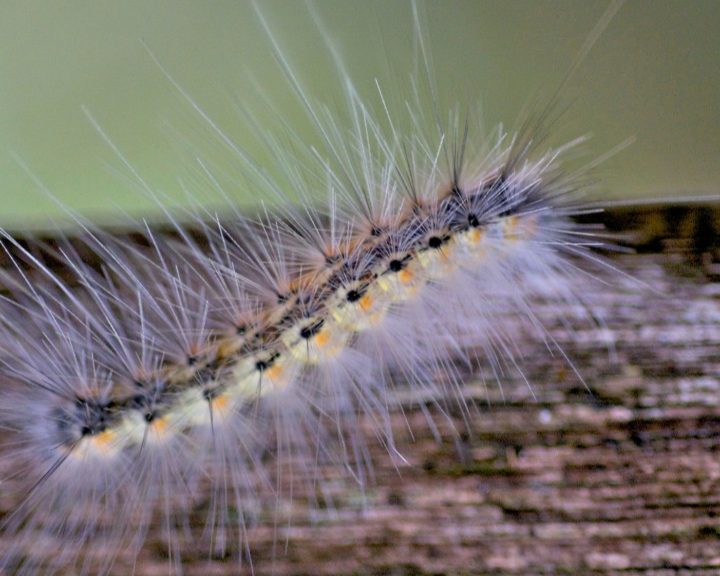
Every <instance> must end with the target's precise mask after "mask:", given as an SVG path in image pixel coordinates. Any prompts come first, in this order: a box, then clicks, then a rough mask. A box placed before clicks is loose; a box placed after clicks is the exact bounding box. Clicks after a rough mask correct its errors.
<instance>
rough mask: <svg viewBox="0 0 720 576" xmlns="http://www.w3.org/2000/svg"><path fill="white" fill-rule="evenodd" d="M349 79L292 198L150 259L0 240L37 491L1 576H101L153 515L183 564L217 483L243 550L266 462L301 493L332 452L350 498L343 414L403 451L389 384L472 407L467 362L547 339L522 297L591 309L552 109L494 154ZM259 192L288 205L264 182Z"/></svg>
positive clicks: (289, 168) (360, 462) (349, 430)
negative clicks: (343, 109)
mask: <svg viewBox="0 0 720 576" xmlns="http://www.w3.org/2000/svg"><path fill="white" fill-rule="evenodd" d="M614 10H616V6H615V5H613V6H611V8H610V9H609V10H608V13H607V15H606V17H604V18H603V20H601V22H600V23H599V24H598V30H601V29H602V27H603V26H604V25H605V24H606V22H607V19H608V18H609V17H610V16H611V14H612V12H614ZM592 37H593V35H591V37H590V39H592ZM590 43H591V42H590ZM423 50H424V48H423ZM278 51H279V53H281V50H278ZM339 66H340V71H342V68H341V65H339ZM285 69H286V71H287V73H288V76H289V78H290V82H291V83H292V84H293V85H294V87H295V89H296V91H297V93H298V94H299V95H300V97H301V98H302V95H303V91H302V88H301V86H300V84H298V83H297V80H296V79H295V78H294V77H293V75H292V68H291V67H290V66H289V65H287V64H285ZM345 88H346V90H347V94H346V95H347V100H348V105H349V116H350V118H351V120H352V124H351V126H352V128H351V129H350V130H347V131H346V130H343V129H342V128H339V127H338V124H336V123H335V122H334V121H333V119H332V118H330V117H327V116H326V115H325V113H324V112H323V108H322V107H321V106H320V105H317V104H314V103H310V102H305V104H306V105H307V109H308V112H309V114H310V116H311V120H312V121H313V122H314V123H315V125H316V126H317V128H318V130H319V131H320V132H321V135H322V137H323V138H324V139H325V142H326V144H327V145H328V151H327V154H317V155H316V154H314V153H303V152H298V153H297V155H296V156H295V157H292V156H288V154H289V153H288V152H285V154H286V159H284V161H283V162H284V165H283V170H285V173H286V180H287V182H289V183H290V184H292V185H293V187H294V190H293V192H294V193H296V194H298V193H299V195H300V197H301V198H303V199H304V200H306V202H304V203H303V204H302V205H301V206H300V207H298V205H297V204H292V203H290V202H288V201H282V200H281V201H280V202H279V203H278V206H277V207H273V208H272V209H268V211H267V213H266V214H264V215H263V216H261V217H259V218H248V217H244V216H243V215H241V214H236V215H233V216H232V217H231V218H222V219H218V220H215V221H212V220H211V221H210V222H208V218H207V216H208V215H206V214H203V213H202V212H201V211H200V210H199V214H198V220H197V223H196V225H195V226H196V230H199V233H195V234H193V233H191V232H190V231H189V230H188V229H187V228H186V227H185V226H183V225H181V224H177V225H175V230H174V237H173V238H166V237H164V236H162V235H158V234H156V233H155V232H153V231H152V230H151V229H147V230H146V231H145V232H144V233H143V239H142V240H143V244H144V246H138V245H126V244H125V243H124V242H122V241H120V240H118V239H116V238H112V237H110V236H108V235H105V234H102V233H101V232H97V231H93V230H90V229H88V230H86V235H85V237H84V238H83V239H82V241H81V243H80V247H78V245H77V244H75V243H72V242H60V244H59V245H58V246H56V247H55V248H54V249H52V250H50V251H47V253H46V254H45V255H44V256H40V255H39V254H38V251H37V250H35V249H34V248H32V247H26V246H25V245H23V244H21V243H19V242H18V241H16V240H15V239H13V238H12V237H11V236H9V235H4V246H5V249H6V252H7V254H8V256H9V257H10V258H11V259H12V260H13V262H14V263H15V264H16V268H17V274H15V275H14V276H12V277H8V278H7V279H6V283H7V285H8V286H7V287H8V288H9V290H10V295H9V296H8V297H6V298H4V299H3V303H2V331H3V338H2V340H3V342H4V346H3V350H2V361H3V375H4V376H3V377H4V378H5V379H7V380H8V381H9V382H10V384H9V385H8V386H7V389H8V390H9V392H8V393H7V394H6V398H5V400H4V402H3V409H2V410H3V412H4V414H3V421H4V423H5V426H6V427H8V428H9V429H10V432H11V434H10V436H11V443H12V444H11V446H10V448H9V449H11V450H13V451H14V453H15V455H14V456H15V457H18V458H19V460H21V461H22V462H23V463H24V465H23V467H21V468H18V469H17V470H14V475H15V477H12V476H11V477H10V478H8V479H6V481H10V480H15V479H16V477H18V476H19V477H21V479H22V480H23V483H24V484H26V486H27V487H28V488H29V490H28V491H27V494H26V496H27V497H26V499H25V500H24V501H23V502H22V503H21V504H20V506H19V507H18V508H17V509H16V510H15V512H14V513H13V514H11V515H10V516H9V517H8V518H7V519H6V521H5V528H4V530H5V532H6V534H12V535H14V536H16V539H15V540H14V542H15V543H14V545H13V548H12V549H10V550H8V551H5V552H4V560H3V567H4V569H5V570H6V571H8V572H10V573H20V574H22V573H53V572H59V571H63V570H65V569H66V568H65V567H66V566H68V565H69V566H72V567H73V568H74V570H75V571H76V572H78V573H106V572H112V569H113V561H114V558H115V556H116V555H117V554H118V553H119V552H120V551H122V550H123V549H130V550H132V552H133V553H137V551H138V550H139V549H140V548H141V547H142V544H143V540H144V537H145V533H146V531H147V527H148V525H149V523H150V522H151V521H153V520H154V519H156V518H158V517H159V518H161V522H162V523H164V525H165V528H166V530H165V537H166V539H167V545H168V549H169V557H170V561H169V569H170V571H172V572H181V570H182V561H181V553H182V550H183V547H184V546H186V545H187V544H188V542H187V540H189V539H188V538H187V537H186V533H188V532H190V531H191V527H190V526H189V521H188V519H187V518H188V515H189V514H190V512H191V510H190V507H191V505H192V495H193V494H194V493H195V492H196V491H197V490H198V489H199V487H200V486H203V485H205V484H207V483H209V484H210V485H211V488H210V490H211V494H212V495H213V498H212V502H211V505H210V510H209V516H208V519H207V521H206V522H207V523H206V527H205V530H204V534H203V542H204V546H205V547H206V549H207V551H209V552H210V553H216V554H219V555H223V554H224V551H225V549H226V548H230V547H232V548H234V549H235V550H240V551H242V550H243V535H244V530H245V522H246V519H245V517H244V516H245V511H246V510H248V509H249V508H250V507H251V504H249V503H251V502H252V501H253V499H254V497H255V493H256V492H261V491H262V489H263V485H268V484H270V485H271V484H272V480H270V479H268V478H266V471H265V463H264V462H262V461H261V459H260V458H261V456H263V457H264V455H265V454H266V453H268V452H270V453H272V454H274V455H276V454H281V455H282V454H287V453H290V454H291V455H292V456H293V459H294V460H295V461H297V463H296V464H294V465H293V470H294V473H295V474H296V476H297V479H298V481H308V482H312V481H313V480H314V465H315V463H316V462H317V461H318V460H329V461H339V462H341V463H343V464H345V465H346V466H347V468H348V469H350V470H352V473H353V474H355V475H356V477H357V479H358V482H359V483H360V484H361V485H362V483H363V482H364V478H363V475H364V474H365V473H366V467H367V466H368V463H367V461H366V460H367V456H366V455H365V453H364V446H363V444H364V441H363V438H362V437H361V435H360V433H359V432H358V431H359V429H360V426H359V424H358V423H357V422H356V420H358V419H360V418H366V419H368V420H370V421H371V422H372V423H373V426H374V430H375V431H376V433H377V434H379V435H380V436H381V438H382V441H383V442H385V443H386V444H387V445H388V447H389V449H390V450H391V451H393V452H394V451H395V448H394V444H393V438H392V435H391V433H390V430H389V427H388V425H387V417H388V414H389V412H390V411H391V410H392V409H394V407H395V406H396V405H397V404H398V400H397V396H398V395H399V394H398V392H403V393H405V392H407V391H409V394H403V395H404V396H406V397H407V396H409V397H410V398H417V399H418V400H417V401H416V402H417V403H418V404H420V405H421V407H422V408H423V409H426V408H425V404H426V403H427V404H432V403H433V402H434V403H436V404H437V405H438V408H439V413H440V414H442V410H443V407H444V406H443V404H444V403H448V404H457V405H458V406H459V407H460V408H461V409H463V410H465V409H466V407H465V405H464V400H463V378H462V375H461V374H460V373H459V369H458V368H457V366H458V365H459V364H460V365H462V364H465V365H468V366H472V365H473V364H474V363H475V361H476V358H475V356H478V355H479V356H482V360H483V361H484V362H486V363H487V364H489V365H490V366H491V367H492V369H493V370H494V371H495V372H496V377H497V378H498V379H499V380H502V373H503V371H504V370H505V369H506V367H507V366H512V365H513V364H514V363H515V362H516V357H517V351H516V350H514V346H513V345H514V337H513V332H512V331H513V330H515V329H516V327H517V324H521V325H522V326H525V328H526V329H529V330H533V331H535V332H536V333H537V335H538V337H539V338H541V339H542V338H547V334H545V331H544V330H543V327H542V326H541V325H539V324H538V323H537V322H536V319H535V318H534V316H533V313H532V307H531V306H530V305H529V302H530V300H531V299H546V300H547V301H549V302H552V301H553V300H554V299H557V300H561V301H566V302H571V303H577V304H579V305H580V307H581V308H582V309H583V310H584V307H583V306H582V305H583V302H582V297H581V295H578V294H574V293H572V292H571V291H569V290H568V289H567V282H566V280H567V279H568V278H569V277H573V276H575V275H577V274H582V273H583V272H582V271H581V270H579V269H578V268H577V257H580V258H581V259H582V258H583V257H586V259H587V260H589V261H592V260H595V256H593V255H592V253H591V252H589V251H588V248H589V247H590V246H592V245H595V244H597V243H598V240H597V239H595V238H593V237H592V236H590V235H586V234H588V233H587V232H586V231H584V230H583V229H581V228H580V227H579V226H578V225H577V224H575V223H573V222H572V221H571V220H570V219H569V218H568V217H569V216H570V215H571V214H573V213H575V212H577V211H578V210H579V208H578V207H577V204H575V200H576V199H577V197H578V194H579V193H580V192H582V190H583V187H584V184H585V183H584V181H583V178H584V174H578V173H575V172H568V173H566V172H564V171H563V166H562V162H563V159H564V154H565V152H566V151H567V150H566V149H559V150H558V149H556V150H548V151H546V150H543V149H542V148H541V146H542V137H543V132H544V130H545V128H546V126H545V124H546V122H547V118H545V117H544V116H545V114H549V115H552V110H551V109H550V110H546V111H545V112H544V113H543V114H542V115H541V117H540V120H539V121H537V122H530V123H528V125H527V126H526V128H525V129H524V130H521V131H520V132H519V133H518V134H517V135H515V136H510V135H507V134H505V133H504V132H502V131H498V132H497V133H496V134H495V135H494V136H493V137H491V138H490V139H484V135H483V134H475V133H473V126H472V122H471V121H470V120H468V121H465V120H464V118H462V117H461V116H460V115H459V114H450V117H449V119H444V118H442V117H440V118H435V117H432V116H434V111H432V112H428V111H427V110H426V109H425V108H424V107H423V106H422V105H421V104H422V102H421V100H422V99H421V98H420V97H419V96H418V97H417V99H416V100H417V101H413V102H412V103H411V105H412V106H413V108H411V111H410V126H411V127H414V128H415V130H414V131H412V132H410V133H404V132H401V131H400V130H399V129H396V123H397V121H398V119H397V117H396V116H394V115H393V114H392V113H390V112H389V111H387V112H386V117H383V116H382V115H380V116H378V113H380V114H382V109H380V110H379V111H378V110H374V111H373V110H370V109H369V108H368V107H367V106H365V105H364V104H363V103H362V102H361V101H360V100H359V99H358V98H357V97H356V94H355V92H354V89H353V87H352V85H351V84H350V83H349V81H348V84H347V86H346V87H345ZM381 97H382V93H381ZM381 102H382V104H383V105H385V99H384V98H382V99H381ZM431 102H432V101H431ZM201 113H202V112H201ZM428 114H429V115H430V116H431V117H432V118H431V122H430V123H429V124H430V125H431V126H432V127H433V128H434V130H431V131H430V133H428V131H427V130H424V129H423V126H425V125H426V124H427V123H426V122H424V121H423V117H424V116H426V115H428ZM268 145H269V147H270V148H271V149H272V150H275V151H279V150H280V145H279V144H278V143H277V142H276V141H274V140H272V139H271V138H268ZM571 146H572V145H570V146H568V148H570V147H571ZM287 158H290V159H287ZM241 161H245V159H244V158H241ZM248 164H249V163H248ZM140 181H141V182H142V180H140ZM252 182H253V184H254V185H258V186H265V187H266V188H268V189H269V190H270V192H272V193H274V194H276V195H277V196H281V195H284V194H289V191H286V190H283V189H282V188H280V187H279V186H277V185H276V184H274V183H273V182H268V181H267V180H266V177H265V176H264V174H263V173H262V172H260V171H257V172H256V173H254V174H253V180H252ZM318 189H319V190H321V191H322V192H324V193H325V194H326V196H327V197H328V198H329V200H328V202H327V204H326V205H325V206H323V207H318V206H317V204H316V203H314V202H313V201H314V198H313V196H315V197H316V196H317V195H318V192H317V190H318ZM315 202H316V201H315ZM87 253H91V254H93V255H94V257H95V259H97V260H99V261H100V262H101V263H102V264H101V265H100V266H96V265H92V264H91V263H88V261H87ZM44 258H52V259H54V260H55V261H59V262H60V263H61V264H62V266H63V267H64V268H65V269H66V273H67V274H66V276H64V277H59V276H58V275H57V274H56V273H54V272H53V271H51V270H50V267H49V265H48V264H47V262H46V261H45V260H44ZM28 268H30V269H31V270H30V271H28ZM547 344H548V347H549V348H551V349H555V351H559V350H558V349H557V348H556V347H554V345H553V343H552V341H551V340H548V342H547ZM478 350H481V351H482V353H479V352H478ZM560 352H561V351H560ZM437 374H442V375H443V378H438V377H437ZM428 398H429V399H430V401H428V400H427V399H428ZM38 538H43V539H44V542H43V545H42V546H38V544H37V542H38ZM231 540H232V543H231V542H230V541H231ZM88 549H90V552H91V553H90V554H88ZM92 552H96V554H92ZM138 571H139V572H142V570H138Z"/></svg>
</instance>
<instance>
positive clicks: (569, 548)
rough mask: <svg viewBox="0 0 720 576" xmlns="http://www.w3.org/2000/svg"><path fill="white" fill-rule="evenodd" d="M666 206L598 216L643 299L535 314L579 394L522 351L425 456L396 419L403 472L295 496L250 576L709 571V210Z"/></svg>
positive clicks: (625, 283) (542, 355)
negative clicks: (319, 502)
mask: <svg viewBox="0 0 720 576" xmlns="http://www.w3.org/2000/svg"><path fill="white" fill-rule="evenodd" d="M673 210H675V209H673ZM673 210H665V211H658V210H655V209H648V210H645V211H626V212H616V213H613V214H611V215H609V216H608V217H607V224H608V227H609V228H610V229H611V230H613V229H614V230H618V231H622V232H623V233H626V234H625V236H624V239H625V242H627V243H629V244H634V245H636V246H638V247H639V249H640V253H638V254H631V255H622V256H616V257H613V258H612V260H611V262H612V263H613V265H615V266H617V268H618V269H620V270H623V271H624V272H626V273H629V274H630V275H633V276H634V277H636V278H638V279H641V280H642V281H643V282H644V283H645V284H647V285H648V287H647V288H644V287H641V286H638V284H637V283H634V282H632V281H630V280H627V279H624V278H623V277H622V276H620V275H617V276H616V277H615V278H613V279H612V282H611V284H610V285H603V284H601V283H595V284H592V283H591V284H590V286H591V290H592V293H591V294H587V298H588V300H589V301H591V302H593V305H594V307H595V309H596V313H597V314H598V315H599V316H601V317H602V319H603V321H604V322H605V324H606V327H605V328H603V329H599V328H597V327H591V326H587V325H586V326H585V327H583V326H582V324H581V323H577V324H575V325H574V326H573V329H572V330H570V329H568V328H567V327H566V326H564V325H563V323H562V322H561V315H558V314H557V310H556V309H555V308H549V307H548V308H540V309H539V310H538V314H539V316H540V317H541V318H542V319H543V321H544V323H545V325H546V326H547V327H548V328H549V329H550V332H551V334H552V335H553V336H554V338H556V339H557V341H558V342H559V343H560V345H561V346H562V348H563V350H564V351H565V352H566V353H567V355H568V356H569V357H570V358H571V360H572V362H573V364H574V365H575V366H576V367H577V369H578V370H579V372H580V373H581V374H582V376H583V379H584V380H585V382H586V384H587V388H586V387H585V386H584V385H583V383H582V382H581V381H580V380H579V379H578V378H577V376H576V375H575V374H574V373H573V371H572V369H571V368H570V366H569V365H568V363H567V361H566V360H565V359H563V358H562V356H560V355H555V356H551V355H550V353H549V352H548V350H547V349H546V348H544V347H543V346H542V345H541V344H539V343H538V342H536V341H533V340H528V341H527V342H524V343H523V346H522V350H523V354H524V359H523V362H522V366H523V369H524V371H525V374H526V376H527V378H528V380H529V382H530V387H528V385H527V384H526V383H525V382H524V381H523V380H522V379H521V378H520V376H519V375H517V374H515V375H509V376H508V378H507V379H506V380H504V382H503V386H502V394H501V391H500V389H499V388H498V386H497V385H496V384H494V383H492V382H488V383H487V385H486V386H484V385H482V384H480V383H479V382H474V383H470V384H468V388H467V395H468V398H469V399H471V400H473V401H474V408H473V410H472V413H471V418H470V419H469V422H470V424H469V428H468V429H467V432H462V433H460V434H459V435H456V434H451V433H446V434H444V435H443V438H444V439H443V440H442V441H440V442H437V441H436V440H435V439H434V438H433V435H432V434H431V433H430V428H429V427H428V425H427V423H426V421H425V417H424V416H423V415H422V414H421V413H420V411H418V410H415V411H410V412H408V413H406V414H405V418H407V419H408V420H409V422H410V424H411V428H412V430H413V432H414V437H413V438H411V437H410V435H409V433H408V432H407V428H408V427H407V423H406V421H405V418H404V417H403V416H402V415H401V414H399V413H398V414H396V417H395V421H394V428H395V434H396V437H397V443H398V448H399V449H400V452H401V454H402V456H403V457H404V459H405V460H404V461H403V460H401V459H400V458H394V459H391V458H390V457H389V456H388V454H387V452H386V450H385V449H384V448H383V447H382V446H379V445H373V444H370V446H371V449H372V453H373V470H374V480H373V481H372V482H371V483H369V484H368V486H367V487H366V489H365V491H364V493H362V492H361V491H359V490H358V489H357V487H354V485H353V484H352V483H350V482H348V481H343V480H342V478H343V477H344V474H343V473H342V472H337V473H336V474H335V475H334V476H333V472H332V470H329V471H327V477H329V478H333V477H335V478H337V480H335V481H330V482H328V483H327V486H326V490H327V492H328V493H329V494H330V496H331V498H330V499H331V501H332V504H333V505H332V507H323V508H321V509H317V508H315V507H310V506H307V505H306V503H307V501H308V500H307V498H306V496H307V495H306V494H304V493H302V492H300V493H297V494H295V497H294V498H293V501H292V521H291V523H289V524H285V523H284V522H283V523H282V524H279V525H273V524H272V523H270V522H263V521H260V522H259V524H258V525H256V526H254V527H252V528H251V529H250V531H249V534H248V538H249V543H250V549H251V550H252V560H253V568H254V573H255V574H258V575H264V574H279V575H283V574H288V575H289V574H307V575H311V574H312V575H315V574H318V575H356V576H360V575H381V574H383V575H384V574H387V575H393V576H400V575H418V576H419V575H426V574H427V575H430V574H432V575H450V574H457V575H459V574H474V575H486V574H487V575H490V574H492V575H500V574H507V575H511V574H512V575H568V574H573V575H575V574H578V575H585V574H587V575H592V576H601V575H602V576H609V575H617V576H620V575H622V576H639V575H643V576H650V575H652V576H670V575H684V574H692V575H697V576H700V575H711V574H720V283H719V282H718V281H719V280H720V271H719V270H718V264H717V262H718V261H720V258H719V257H718V256H719V254H718V248H719V247H718V236H717V230H718V229H720V226H718V210H714V209H690V208H687V209H685V208H683V209H682V210H680V211H673ZM628 232H632V233H628ZM567 312H568V315H570V316H571V315H572V311H571V310H568V311H567ZM533 395H534V396H535V397H534V398H533ZM503 396H504V397H503ZM438 422H440V423H441V420H440V419H438ZM457 427H458V429H459V430H465V428H464V427H463V425H462V423H461V422H460V420H459V419H458V423H457ZM446 432H447V430H446ZM5 512H6V510H5ZM8 544H9V543H7V542H6V543H5V545H8ZM164 550H165V545H164V543H163V541H162V537H161V536H160V535H159V533H158V532H153V533H152V534H151V535H150V538H149V541H148V544H147V545H146V546H145V548H144V549H143V552H142V553H141V555H140V557H139V559H138V564H137V571H136V573H137V574H141V575H153V574H166V573H167V559H166V558H165V557H164V552H163V551H164ZM128 562H129V559H127V558H120V559H119V562H118V564H117V565H116V572H115V573H117V574H127V573H129V570H130V564H129V563H128ZM183 568H184V573H185V574H189V575H198V576H212V575H220V574H237V573H238V569H237V565H236V564H235V563H234V560H233V559H230V558H228V559H227V560H226V561H222V560H215V561H213V562H211V563H208V561H207V560H206V559H205V558H196V557H193V556H192V555H186V556H184V566H183ZM244 570H245V571H247V573H250V572H249V569H248V564H247V563H245V564H244Z"/></svg>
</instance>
